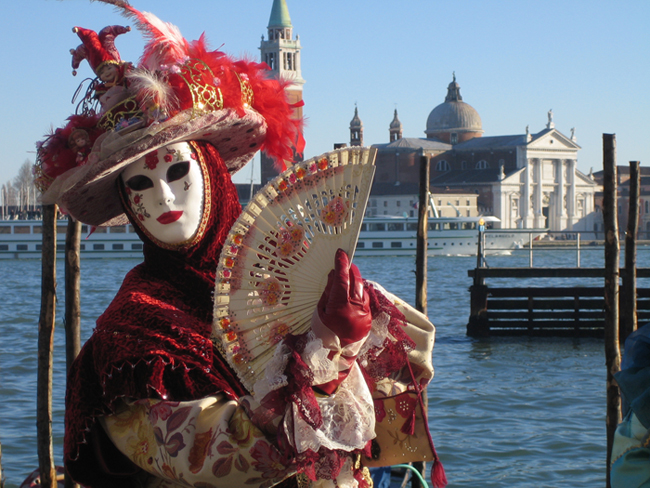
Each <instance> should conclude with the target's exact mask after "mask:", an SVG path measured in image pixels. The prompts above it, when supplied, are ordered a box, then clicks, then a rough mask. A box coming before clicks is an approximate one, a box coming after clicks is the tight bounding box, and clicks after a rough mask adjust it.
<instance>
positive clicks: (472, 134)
mask: <svg viewBox="0 0 650 488" xmlns="http://www.w3.org/2000/svg"><path fill="white" fill-rule="evenodd" d="M547 115H548V122H547V124H546V127H545V128H543V129H542V130H541V131H539V132H536V133H531V132H530V130H529V128H528V127H526V131H525V133H524V134H515V135H504V136H487V137H486V136H484V135H483V128H482V122H481V117H480V116H479V114H478V112H477V111H476V110H475V109H474V108H473V107H472V106H471V105H469V104H468V103H466V102H464V101H463V98H462V96H461V93H460V85H459V84H458V82H457V81H456V76H455V75H454V77H453V80H452V82H451V83H450V84H449V86H448V87H447V96H446V97H445V100H444V102H443V103H441V104H440V105H438V106H436V107H435V108H434V109H433V110H432V111H431V113H430V114H429V117H428V119H427V123H426V129H425V131H424V132H425V135H426V137H425V138H413V137H403V136H402V124H401V122H400V121H399V118H398V115H397V110H395V113H394V117H393V120H392V122H391V123H390V125H389V142H388V143H384V144H374V145H373V146H374V147H376V148H377V150H378V153H377V163H376V165H377V172H376V175H375V184H374V185H373V191H372V194H371V198H375V199H377V201H378V205H379V206H380V207H381V206H383V205H384V204H383V203H381V202H382V199H383V200H386V201H390V200H394V199H395V198H396V195H398V194H400V195H403V196H404V197H405V198H408V199H412V198H415V199H417V188H418V186H417V185H418V179H419V160H420V156H421V155H422V154H424V155H426V156H427V157H429V159H430V164H431V168H430V174H431V180H430V186H431V188H432V189H443V191H444V192H454V193H455V194H459V195H475V196H476V202H477V212H478V213H480V214H483V215H494V216H496V217H498V218H499V219H500V220H501V225H502V227H504V228H539V227H547V228H549V229H551V230H553V231H571V230H595V229H596V226H597V225H598V224H600V225H602V216H601V214H600V213H599V212H598V211H597V209H596V208H595V206H594V195H595V193H596V191H597V190H598V189H599V185H598V184H597V182H596V181H594V178H593V176H592V175H585V174H584V173H582V172H580V171H579V170H578V169H577V159H578V150H579V149H580V146H579V145H578V144H577V140H576V136H575V130H574V129H571V135H570V136H566V135H564V134H563V133H561V132H560V131H559V130H557V129H556V128H555V124H554V122H553V112H552V111H549V112H548V114H547ZM357 118H359V114H358V111H357V109H356V108H355V119H357ZM355 119H353V120H355ZM358 123H359V124H360V123H361V119H360V118H359V121H358ZM351 134H352V132H351ZM352 142H353V140H352V139H351V140H350V144H352ZM436 191H437V190H436ZM463 199H464V197H461V201H462V200H463ZM465 200H466V198H465ZM386 205H388V204H386Z"/></svg>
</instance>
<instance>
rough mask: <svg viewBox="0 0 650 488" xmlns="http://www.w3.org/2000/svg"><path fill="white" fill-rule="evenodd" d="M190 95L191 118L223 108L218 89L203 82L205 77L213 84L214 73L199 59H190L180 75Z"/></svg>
mask: <svg viewBox="0 0 650 488" xmlns="http://www.w3.org/2000/svg"><path fill="white" fill-rule="evenodd" d="M180 76H181V78H183V81H184V82H185V83H186V84H187V87H188V88H189V90H190V93H191V94H192V106H193V111H192V112H193V113H192V115H193V116H198V115H202V114H203V113H206V112H216V111H217V110H221V109H222V108H223V95H222V93H221V90H220V89H219V88H218V87H215V86H214V85H212V84H210V82H206V81H204V77H207V79H208V80H210V81H211V82H212V83H214V79H215V76H214V73H213V72H212V70H211V69H210V67H209V66H208V65H207V64H206V63H204V62H203V61H201V60H200V59H190V60H189V61H188V62H187V63H186V64H185V66H183V69H182V71H181V73H180Z"/></svg>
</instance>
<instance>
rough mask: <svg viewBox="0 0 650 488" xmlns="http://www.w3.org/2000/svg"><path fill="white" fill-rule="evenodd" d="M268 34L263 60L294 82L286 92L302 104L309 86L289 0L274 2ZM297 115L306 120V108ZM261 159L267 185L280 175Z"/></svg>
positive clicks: (262, 175) (264, 181) (276, 74)
mask: <svg viewBox="0 0 650 488" xmlns="http://www.w3.org/2000/svg"><path fill="white" fill-rule="evenodd" d="M267 33H268V39H267V40H265V39H264V36H262V42H261V44H260V54H261V60H262V62H263V63H266V64H267V65H268V66H269V68H271V71H272V72H273V73H274V75H275V76H277V77H279V78H282V79H285V80H289V81H291V84H290V85H289V86H288V87H287V88H286V93H287V98H288V99H289V103H296V102H300V101H301V100H302V87H303V85H304V84H305V80H304V79H303V78H302V71H301V60H300V50H301V47H300V38H299V37H298V36H296V38H295V39H294V38H293V26H292V24H291V17H290V16H289V9H288V7H287V2H286V1H285V0H273V6H272V7H271V17H270V18H269V25H268V26H267ZM294 113H295V116H296V118H302V107H298V108H296V109H295V110H294ZM261 158H262V164H261V166H262V169H261V180H262V185H264V184H266V183H267V182H268V181H270V180H272V179H273V178H274V177H276V176H277V175H278V172H277V171H276V170H275V169H274V167H273V161H272V160H271V159H270V158H268V157H266V156H265V155H264V154H262V156H261Z"/></svg>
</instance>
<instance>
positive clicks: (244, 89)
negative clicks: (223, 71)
mask: <svg viewBox="0 0 650 488" xmlns="http://www.w3.org/2000/svg"><path fill="white" fill-rule="evenodd" d="M235 74H236V75H237V79H238V80H239V86H240V87H241V103H242V105H243V106H244V108H252V107H253V87H252V86H251V82H250V81H248V79H245V78H243V77H242V76H241V75H240V74H239V73H237V72H236V71H235Z"/></svg>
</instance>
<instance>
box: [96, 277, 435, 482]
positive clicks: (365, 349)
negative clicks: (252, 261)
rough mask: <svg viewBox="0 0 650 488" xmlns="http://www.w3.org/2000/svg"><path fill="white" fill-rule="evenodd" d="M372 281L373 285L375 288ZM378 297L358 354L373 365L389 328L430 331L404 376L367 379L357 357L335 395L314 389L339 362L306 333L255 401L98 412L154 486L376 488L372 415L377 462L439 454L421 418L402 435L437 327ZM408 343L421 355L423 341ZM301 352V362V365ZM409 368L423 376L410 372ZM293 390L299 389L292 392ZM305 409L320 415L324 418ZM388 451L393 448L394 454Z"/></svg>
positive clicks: (126, 406) (214, 400)
mask: <svg viewBox="0 0 650 488" xmlns="http://www.w3.org/2000/svg"><path fill="white" fill-rule="evenodd" d="M367 286H368V287H369V289H371V290H375V287H374V286H371V285H367ZM378 296H379V297H381V300H385V301H384V302H383V306H382V305H381V304H380V303H378V302H380V300H379V299H378ZM373 297H374V299H373V303H374V304H375V306H376V307H378V308H377V311H378V312H379V310H381V312H379V313H376V314H375V316H374V319H373V328H372V331H371V335H370V337H369V339H368V340H367V341H365V343H364V345H363V346H362V347H361V351H360V352H361V357H363V361H364V363H365V365H366V366H367V367H368V369H369V370H370V368H369V366H370V362H372V361H378V360H379V357H380V356H381V353H382V352H384V351H385V350H386V349H390V345H391V344H393V345H394V343H395V342H396V340H397V339H396V337H395V336H393V335H392V334H391V331H392V332H393V333H394V334H396V335H398V336H399V334H398V332H399V331H400V329H401V328H402V327H405V328H412V329H413V328H414V329H415V330H419V331H422V332H423V336H425V337H426V340H425V341H424V345H423V347H424V349H425V351H423V352H424V356H425V357H426V360H425V361H424V363H425V364H424V365H422V364H420V363H419V362H418V361H417V360H413V361H412V362H413V364H412V365H411V366H410V367H407V368H406V369H410V370H411V373H410V374H408V375H407V376H405V375H404V372H401V373H400V372H398V371H394V373H395V374H394V375H393V376H392V377H383V378H381V379H380V380H379V381H376V382H375V381H371V380H370V381H369V378H370V376H369V374H368V372H367V371H365V370H364V367H363V366H362V365H360V364H357V363H355V364H354V365H353V367H352V370H351V373H350V374H349V375H348V377H347V378H346V379H345V381H343V383H342V384H341V385H340V387H339V389H338V390H337V391H336V392H335V393H334V394H333V395H331V396H325V395H315V394H314V392H313V391H312V389H311V386H313V385H315V384H320V383H321V382H322V381H324V380H326V379H327V378H328V377H329V376H331V375H332V374H336V372H338V369H339V364H338V362H337V358H336V357H335V358H334V359H333V360H330V359H328V357H327V355H328V352H329V350H328V349H327V348H324V347H323V344H322V341H321V340H320V339H319V338H317V337H316V336H315V335H314V334H313V333H311V332H310V333H307V334H304V335H303V336H302V337H292V338H289V340H286V341H283V342H281V343H279V344H278V346H277V349H276V355H275V358H274V360H273V361H272V362H271V364H270V367H269V369H268V371H267V375H266V382H267V384H266V386H265V387H264V388H262V387H261V386H262V385H259V386H260V388H259V389H258V388H257V386H258V385H256V392H258V397H257V398H253V397H252V396H249V395H247V396H243V397H241V398H240V399H239V400H238V401H235V400H232V399H228V398H227V397H226V396H224V395H213V396H209V397H206V398H203V399H199V400H193V401H182V402H178V401H174V402H172V401H165V400H153V399H146V400H139V401H130V402H123V404H122V405H121V406H120V408H119V412H118V413H117V414H115V415H109V416H106V417H104V418H103V419H102V426H103V428H104V429H105V430H106V432H108V435H109V437H110V439H111V440H112V442H113V443H114V444H115V446H117V448H118V449H119V450H120V451H121V452H122V453H123V454H125V455H126V456H127V457H128V458H129V459H130V460H132V461H133V462H134V463H135V464H137V465H138V466H139V467H140V468H141V469H143V470H145V471H146V472H147V473H149V474H150V475H152V476H151V477H150V479H149V480H148V482H147V485H146V486H147V487H148V488H152V487H162V486H165V487H170V488H171V487H177V486H196V487H213V486H214V487H217V486H259V487H269V486H273V485H274V484H276V483H278V482H280V481H282V480H283V479H284V478H286V477H288V476H291V475H293V474H295V473H296V472H302V473H305V474H306V476H307V478H310V479H311V486H312V487H316V486H318V487H323V488H325V487H332V488H333V487H335V486H339V487H366V486H371V485H370V482H369V478H368V473H367V470H366V469H364V468H363V465H362V461H363V460H364V459H365V460H367V461H368V463H369V464H373V465H381V464H382V463H381V461H377V460H375V461H374V462H371V452H370V451H371V449H370V445H371V442H370V441H372V439H373V438H375V436H376V433H375V417H376V416H377V422H380V423H382V429H381V436H382V439H380V440H381V443H382V445H381V448H380V450H381V451H382V452H381V459H383V460H387V459H391V460H392V459H397V460H399V459H400V457H399V456H400V455H401V456H403V455H404V452H407V453H408V452H409V451H410V455H411V457H413V455H415V458H416V459H423V458H425V459H427V460H429V461H431V460H434V461H435V459H434V458H432V456H431V455H429V457H428V458H427V457H426V453H428V452H431V449H432V446H431V447H430V446H429V443H430V437H427V435H428V429H427V426H426V423H425V422H423V421H422V415H419V417H418V418H419V423H418V424H417V428H418V432H417V433H416V432H415V431H414V429H411V430H410V431H407V432H404V430H405V427H406V426H407V425H408V424H409V421H410V419H411V417H415V412H416V409H417V408H418V400H417V397H418V392H417V389H416V388H415V385H414V384H416V385H419V384H422V385H425V384H426V383H427V382H428V380H429V379H430V378H431V375H432V369H430V366H427V364H426V363H427V362H428V364H430V353H431V349H430V347H431V346H432V344H433V326H432V325H431V324H430V322H428V320H426V318H425V317H424V316H423V315H421V314H418V313H417V312H416V311H415V310H413V309H412V308H411V307H409V306H408V305H406V304H404V303H403V302H401V301H399V300H398V299H397V298H396V297H393V296H392V295H390V294H388V293H387V292H385V291H384V290H382V289H380V288H379V287H378V286H377V287H376V291H375V292H373ZM394 304H397V305H399V308H400V309H402V310H404V311H405V312H407V314H409V319H410V320H412V321H413V322H414V323H411V322H406V319H405V316H404V315H401V312H400V311H399V310H398V308H397V307H395V306H389V305H394ZM391 314H397V316H398V317H400V318H401V320H402V323H401V327H400V329H394V328H393V327H394V325H395V324H392V326H391ZM393 318H394V317H393ZM416 335H417V334H416ZM401 339H402V340H406V339H408V338H404V337H401ZM416 339H418V340H419V339H421V338H417V337H416ZM292 340H293V342H292ZM421 346H422V345H421ZM356 347H359V346H358V345H357V346H356ZM409 349H411V351H412V352H413V353H414V354H415V352H414V351H417V350H418V345H417V341H416V343H415V345H413V344H411V345H410V346H409ZM420 349H421V347H420ZM295 352H299V355H298V358H299V360H302V361H303V362H302V363H301V365H302V366H301V368H297V369H298V370H296V367H295V366H296V363H295V360H296V357H294V356H293V353H295ZM420 352H422V351H420ZM411 356H412V357H411V359H414V358H413V355H411ZM404 357H405V356H404ZM392 360H393V361H394V360H395V358H393V359H392ZM389 363H390V361H389ZM402 367H404V364H402ZM413 370H415V371H417V372H418V374H417V375H414V374H413V373H412V371H413ZM381 371H382V373H381V374H383V373H384V372H385V371H384V370H383V369H382V370H381ZM300 373H303V374H304V373H306V375H305V376H304V377H306V378H308V382H309V385H310V387H309V388H308V389H307V390H306V392H305V391H300V389H293V390H291V388H289V387H290V386H291V385H292V384H294V383H301V382H302V380H301V379H300V378H298V379H296V377H299V376H300ZM287 388H289V390H287ZM371 390H372V391H371ZM289 391H292V392H293V393H290V394H287V392H289ZM400 394H402V396H400ZM292 399H293V401H292ZM310 402H313V403H314V405H308V407H304V408H303V406H302V405H303V403H306V404H310ZM310 408H313V409H314V410H310ZM305 411H308V412H316V413H317V414H318V421H317V420H315V419H314V417H313V416H310V415H306V414H305ZM424 419H426V415H425V416H424ZM387 425H388V427H386V426H387ZM415 425H416V424H415V423H413V427H415ZM391 426H392V427H391ZM406 430H409V429H406ZM378 432H379V431H378ZM387 432H388V433H387ZM425 433H426V435H425ZM386 439H388V441H389V442H385V441H386ZM391 449H392V450H393V451H395V452H393V453H392V454H391ZM418 449H419V451H418ZM398 451H399V452H398Z"/></svg>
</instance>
